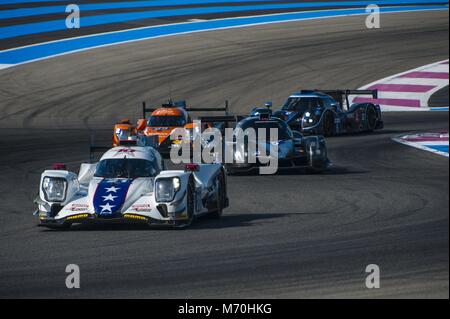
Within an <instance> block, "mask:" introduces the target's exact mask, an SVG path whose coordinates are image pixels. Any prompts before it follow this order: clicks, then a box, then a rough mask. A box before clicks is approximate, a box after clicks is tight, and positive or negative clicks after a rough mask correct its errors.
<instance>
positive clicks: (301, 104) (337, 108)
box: [273, 90, 383, 136]
mask: <svg viewBox="0 0 450 319" xmlns="http://www.w3.org/2000/svg"><path fill="white" fill-rule="evenodd" d="M350 95H372V97H373V98H374V99H376V98H377V95H378V92H377V91H376V90H321V91H319V90H302V91H300V92H298V93H295V94H292V95H291V96H289V98H288V99H287V100H286V102H285V103H284V105H283V106H282V108H281V109H280V110H277V111H275V112H274V113H273V116H274V117H278V118H280V119H282V120H284V121H285V122H286V123H287V124H288V125H289V126H290V127H291V128H292V129H293V130H297V131H299V132H302V133H304V134H320V135H324V136H333V135H339V134H345V133H357V132H372V131H374V130H377V129H382V128H383V120H382V118H381V109H380V106H379V105H377V104H373V103H355V104H351V105H350V102H349V96H350ZM344 101H345V102H346V103H344Z"/></svg>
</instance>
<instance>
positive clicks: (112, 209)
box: [94, 179, 133, 218]
mask: <svg viewBox="0 0 450 319" xmlns="http://www.w3.org/2000/svg"><path fill="white" fill-rule="evenodd" d="M132 182H133V181H132V180H131V179H104V180H102V181H101V182H100V183H99V184H98V185H97V190H96V191H95V195H94V209H95V212H96V213H97V214H98V215H99V216H100V217H106V218H108V217H114V213H116V212H117V211H119V210H120V209H121V208H122V205H123V203H124V202H125V199H126V197H127V193H128V189H129V188H130V185H131V183H132Z"/></svg>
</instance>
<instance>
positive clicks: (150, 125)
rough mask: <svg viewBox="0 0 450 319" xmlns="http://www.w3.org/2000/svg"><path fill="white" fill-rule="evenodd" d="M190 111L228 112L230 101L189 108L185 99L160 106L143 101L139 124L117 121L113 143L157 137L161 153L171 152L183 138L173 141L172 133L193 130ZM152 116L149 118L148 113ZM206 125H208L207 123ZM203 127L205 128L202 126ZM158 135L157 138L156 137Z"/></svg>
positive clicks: (120, 143) (124, 143) (116, 144)
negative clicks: (153, 105)
mask: <svg viewBox="0 0 450 319" xmlns="http://www.w3.org/2000/svg"><path fill="white" fill-rule="evenodd" d="M189 112H226V113H228V101H226V102H225V107H223V108H188V107H186V102H185V101H180V102H172V101H169V102H167V103H165V104H163V105H162V106H161V107H158V108H147V107H146V103H145V102H144V103H143V107H142V113H143V118H144V119H140V120H138V121H137V124H136V125H134V124H131V122H130V121H129V120H128V119H124V120H122V121H120V122H119V123H117V124H116V125H115V127H114V134H113V145H114V146H118V145H127V144H128V145H129V144H133V143H136V141H137V140H138V139H139V137H140V136H145V137H152V136H153V137H155V140H156V139H157V142H156V144H157V145H156V146H157V147H158V150H159V152H160V153H161V154H163V155H166V154H168V153H170V149H171V147H172V145H173V144H177V143H180V141H181V140H182V139H183V137H182V136H180V138H179V140H175V141H172V140H171V139H170V134H171V133H172V131H173V130H174V129H175V128H179V127H182V128H184V129H186V130H187V131H189V130H192V128H193V124H192V120H191V117H190V115H189ZM148 113H151V114H150V117H149V118H148V119H147V114H148ZM205 125H207V124H206V123H205ZM202 129H203V128H202ZM156 137H157V138H156Z"/></svg>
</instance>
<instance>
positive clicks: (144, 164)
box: [95, 158, 159, 178]
mask: <svg viewBox="0 0 450 319" xmlns="http://www.w3.org/2000/svg"><path fill="white" fill-rule="evenodd" d="M158 174H159V171H158V167H157V165H156V163H154V162H151V161H148V160H145V159H134V158H133V159H129V158H113V159H104V160H102V161H100V162H99V163H98V165H97V170H96V172H95V177H103V178H138V177H154V176H156V175H158Z"/></svg>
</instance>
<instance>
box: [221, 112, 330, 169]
mask: <svg viewBox="0 0 450 319" xmlns="http://www.w3.org/2000/svg"><path fill="white" fill-rule="evenodd" d="M239 130H240V131H241V132H249V131H254V132H256V135H254V136H253V137H251V136H248V135H246V136H245V137H246V138H245V139H244V140H243V141H244V142H243V144H242V143H237V142H236V141H234V142H233V143H234V144H236V145H235V147H234V148H233V158H234V162H233V163H225V167H226V169H227V172H228V173H229V174H235V173H245V172H250V171H254V170H256V169H260V168H261V167H263V166H265V165H267V163H268V162H270V160H273V159H275V160H276V161H277V167H278V168H277V170H279V169H286V168H300V169H307V170H309V171H313V172H323V171H325V170H327V169H329V168H330V167H331V165H332V164H331V162H330V160H329V159H328V152H327V147H326V143H325V139H324V137H323V136H303V135H302V134H301V133H300V132H297V131H293V130H292V129H291V128H290V127H289V126H288V125H287V124H286V122H285V121H283V120H281V119H279V118H277V117H273V116H272V115H271V112H270V110H268V109H264V108H256V109H254V110H253V111H252V113H251V114H250V116H249V117H246V118H244V119H241V120H239V121H238V123H237V124H236V127H235V134H236V132H239ZM273 130H275V131H276V132H277V139H276V140H273V139H272V138H270V136H271V132H272V131H273ZM260 134H263V136H264V139H261V138H260V136H259V135H260ZM252 139H253V141H252ZM252 142H253V144H254V145H256V146H257V148H256V149H255V150H253V152H254V153H251V152H252V150H251V147H250V145H251V144H252ZM238 144H241V145H242V147H238V146H239V145H238ZM271 145H276V146H277V147H276V149H275V150H273V149H272V148H271Z"/></svg>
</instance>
